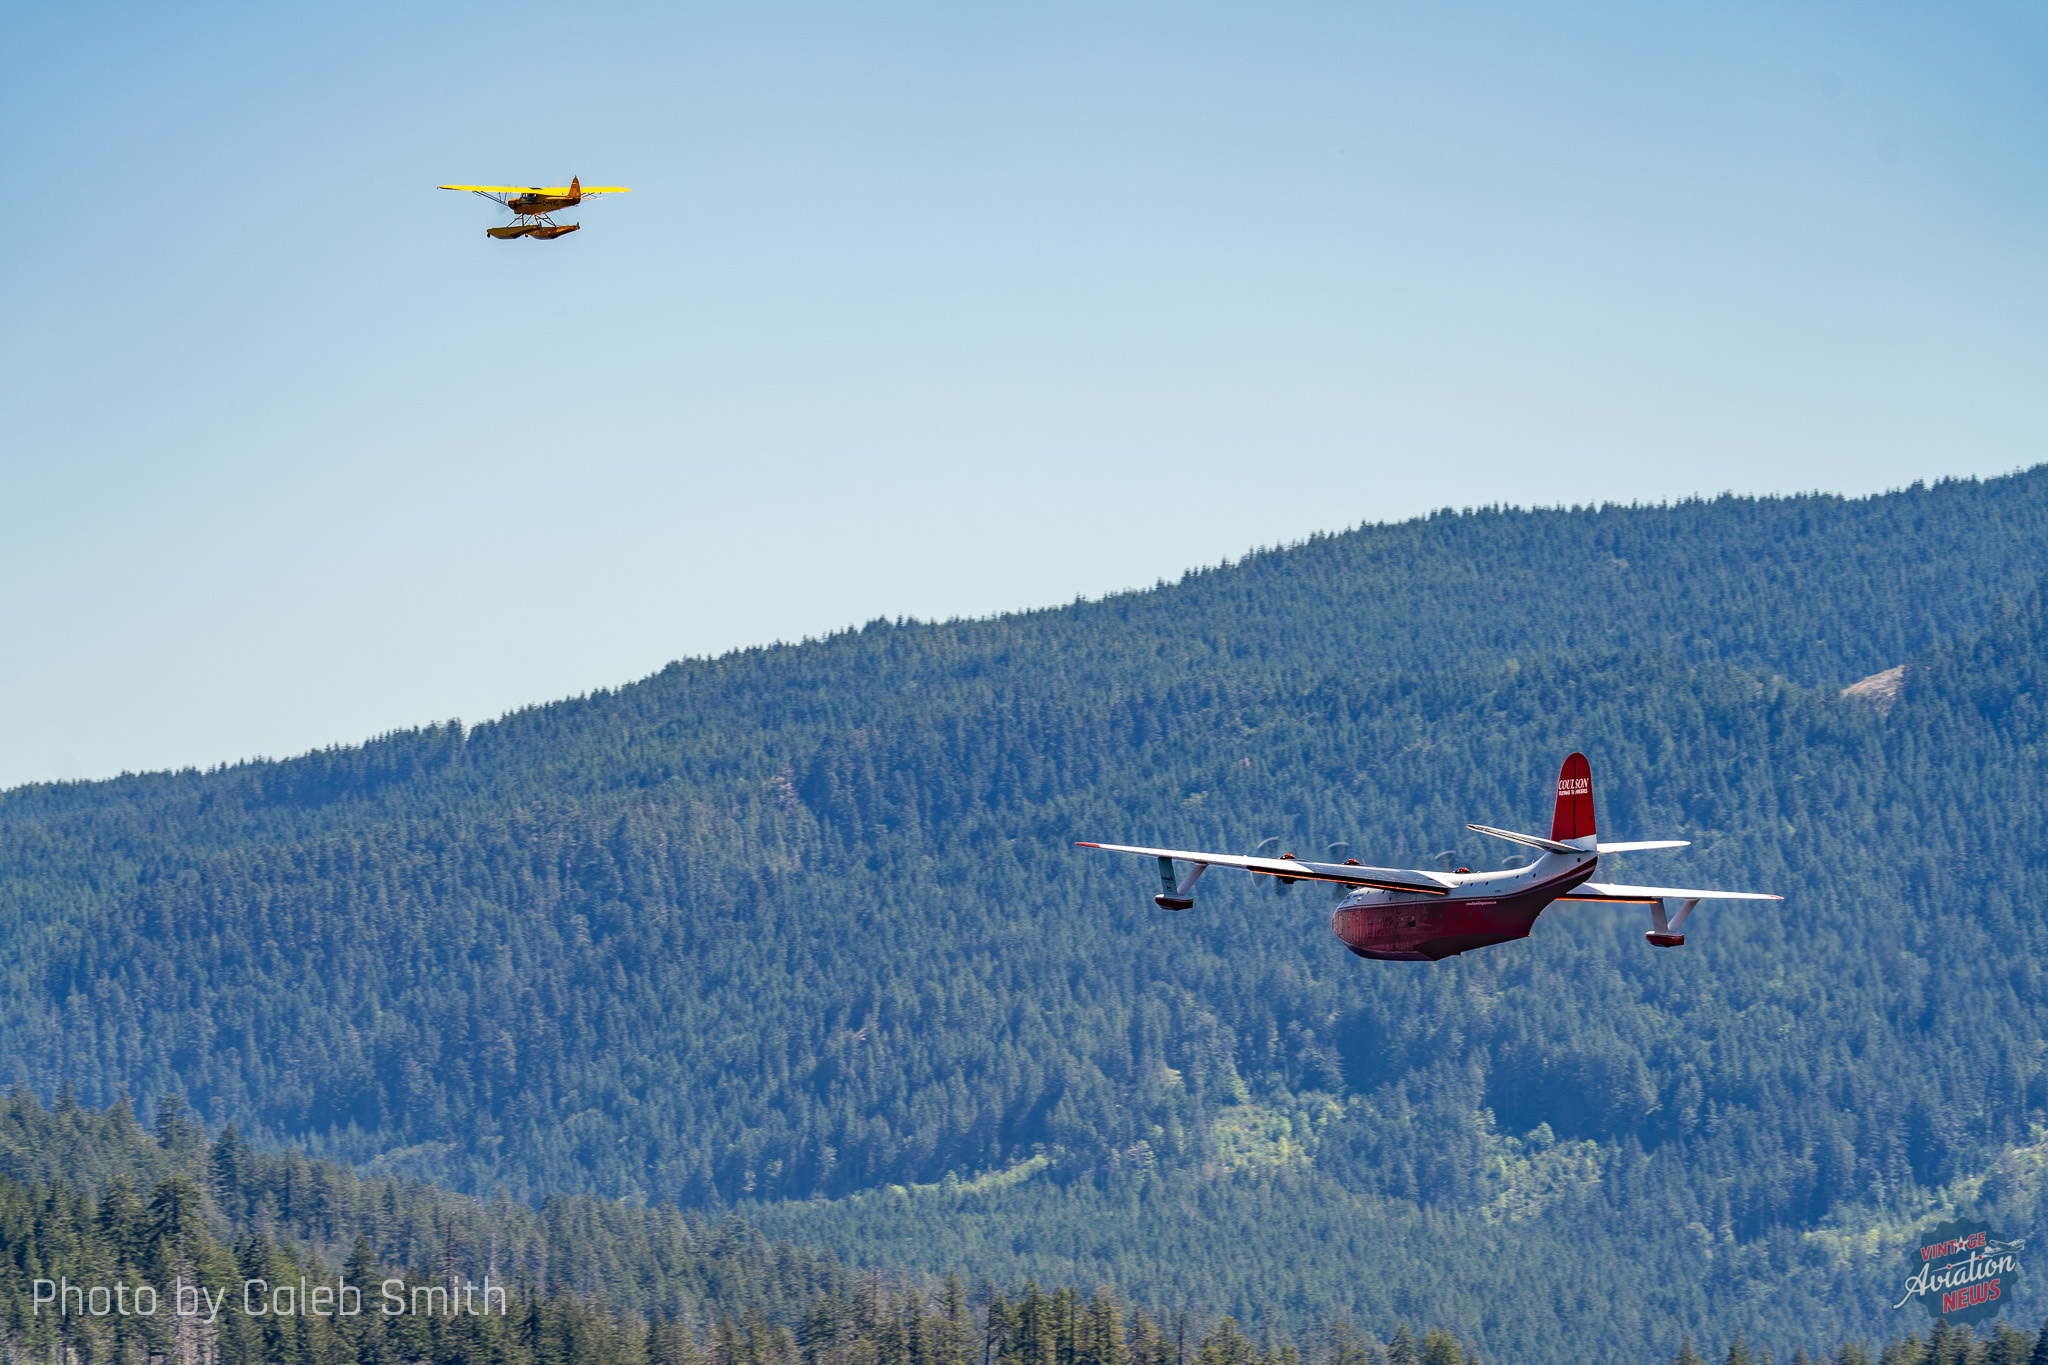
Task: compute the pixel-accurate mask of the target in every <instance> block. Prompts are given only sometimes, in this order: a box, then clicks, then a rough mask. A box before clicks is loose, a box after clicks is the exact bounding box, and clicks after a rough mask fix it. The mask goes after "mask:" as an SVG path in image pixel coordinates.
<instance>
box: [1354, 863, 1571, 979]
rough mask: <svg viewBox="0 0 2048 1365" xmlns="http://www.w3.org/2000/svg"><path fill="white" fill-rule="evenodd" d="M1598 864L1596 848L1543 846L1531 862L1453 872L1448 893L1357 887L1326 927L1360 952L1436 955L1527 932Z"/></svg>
mask: <svg viewBox="0 0 2048 1365" xmlns="http://www.w3.org/2000/svg"><path fill="white" fill-rule="evenodd" d="M1598 864H1599V858H1598V857H1597V855H1592V854H1588V855H1585V856H1584V857H1582V858H1571V857H1565V856H1562V855H1559V854H1556V853H1546V854H1544V855H1543V856H1542V857H1541V858H1538V859H1537V860H1536V862H1535V863H1534V864H1533V865H1531V866H1529V867H1520V868H1513V869H1511V870H1509V871H1506V872H1473V873H1463V874H1457V881H1458V882H1459V883H1460V884H1459V886H1458V888H1457V889H1456V890H1454V891H1452V892H1451V893H1450V894H1449V895H1445V896H1417V895H1413V894H1410V893H1408V892H1403V891H1355V892H1353V893H1352V894H1351V895H1349V896H1346V897H1345V898H1344V900H1343V902H1342V903H1341V904H1340V905H1338V907H1337V910H1336V913H1335V914H1333V915H1331V916H1330V932H1331V933H1333V934H1335V935H1336V936H1337V938H1338V940H1339V941H1340V942H1341V943H1343V945H1344V946H1345V947H1346V948H1349V949H1350V950H1351V951H1352V952H1354V953H1356V954H1358V955H1359V956H1360V957H1369V958H1376V959H1378V960H1380V961H1383V962H1435V961H1438V960H1440V959H1442V958H1446V957H1450V956H1451V955H1452V954H1454V953H1463V952H1468V951H1470V950H1471V949H1473V948H1486V947H1490V946H1492V945H1493V944H1496V943H1506V942H1508V941H1509V940H1511V939H1518V938H1527V937H1529V931H1530V930H1531V929H1532V928H1534V927H1535V925H1536V917H1537V916H1538V915H1540V914H1542V913H1543V911H1544V909H1545V908H1546V907H1547V906H1549V905H1550V903H1551V902H1552V901H1554V900H1556V899H1557V898H1558V897H1559V896H1561V895H1564V894H1565V893H1566V892H1568V891H1570V890H1572V889H1573V888H1574V887H1576V886H1578V885H1579V883H1581V882H1583V881H1586V880H1587V879H1588V878H1590V877H1591V876H1592V875H1593V869H1594V868H1595V867H1596V866H1597V865H1598Z"/></svg>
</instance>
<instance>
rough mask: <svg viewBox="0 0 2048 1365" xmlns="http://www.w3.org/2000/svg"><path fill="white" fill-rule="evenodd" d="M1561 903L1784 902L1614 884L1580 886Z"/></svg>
mask: <svg viewBox="0 0 2048 1365" xmlns="http://www.w3.org/2000/svg"><path fill="white" fill-rule="evenodd" d="M1558 899H1559V900H1561V901H1608V902H1610V903H1613V902H1619V903H1623V904H1641V905H1647V904H1652V903H1654V902H1657V901H1667V900H1672V901H1781V900H1783V899H1785V898H1784V897H1783V896H1773V895H1771V894H1770V893H1769V892H1767V891H1687V890H1684V889H1682V888H1680V887H1675V886H1621V885H1619V884H1617V883H1615V882H1580V883H1579V884H1578V885H1577V886H1575V887H1573V888H1572V889H1571V891H1570V892H1569V893H1568V894H1566V895H1562V896H1559V897H1558Z"/></svg>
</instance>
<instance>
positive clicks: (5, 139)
mask: <svg viewBox="0 0 2048 1365" xmlns="http://www.w3.org/2000/svg"><path fill="white" fill-rule="evenodd" d="M0 145H4V148H5V151H6V158H5V159H6V165H7V171H8V178H9V181H10V185H11V190H12V193H10V194H9V195H8V198H9V200H10V204H9V218H8V222H7V224H6V227H5V244H4V246H0V288H4V291H5V292H4V296H0V297H4V298H5V300H6V307H5V313H4V325H0V415H4V419H5V426H4V428H0V433H4V434H0V589H4V591H0V785H7V784H12V783H18V782H23V781H31V780H42V779H49V778H59V777H77V776H99V775H104V774H109V773H113V772H118V771H121V770H123V769H143V768H153V767H165V766H181V765H186V764H198V765H208V764H212V763H216V762H220V761H224V760H233V759H236V758H240V757H244V756H248V755H254V754H273V755H275V754H285V753H290V752H296V751H299V750H303V749H306V748H309V747H313V746H317V745H322V744H327V743H335V742H344V741H351V740H355V739H360V738H363V737H366V736H368V735H371V734H374V733H377V732H380V731H383V730H387V729H391V728H395V727H400V726H406V725H412V724H418V723H422V722H425V721H428V720H431V719H435V718H442V717H448V716H460V717H463V718H464V719H466V720H471V721H475V720H480V719H486V718H489V717H490V716H493V715H496V714H498V713H500V712H502V711H504V710H505V709H507V708H510V707H513V706H517V705H520V704H523V703H527V702H533V701H540V700H545V699H548V698H551V697H555V696H560V695H566V694H570V693H575V692H580V691H584V690H587V689H589V688H592V687H597V686H607V685H612V684H616V683H619V682H623V681H626V680H629V679H631V678H634V677H637V676H640V675H643V674H645V673H647V672H649V671H651V670H653V669H655V668H658V667H659V666H660V665H661V664H663V663H664V662H666V661H667V660H669V659H672V658H676V657H679V656H683V655H689V654H701V653H707V652H717V651H722V650H725V649H728V648H732V647H735V646H740V645H745V644H752V643H761V642H766V641H771V640H777V639H797V638H801V637H803V636H806V635H811V634H817V633H821V632H824V631H828V630H831V629H834V628H836V627H839V626H843V625H846V624H850V623H854V622H858V621H863V620H867V619H871V618H873V617H875V616H878V615H887V616H892V617H893V616H898V615H915V616H920V617H943V616H949V615H956V614H975V615H978V614H985V613H989V612H993V611H998V610H1004V609H1010V608H1017V607H1028V606H1033V605H1041V604H1045V603H1050V602H1056V601H1062V600H1068V599H1071V598H1072V597H1073V596H1075V595H1076V594H1087V595H1090V596H1093V595H1096V594H1099V593H1101V592H1104V591H1109V590H1114V589H1117V588H1122V587H1128V586H1135V585H1142V584H1146V583H1150V582H1152V581H1153V580H1155V579H1156V578H1159V577H1161V576H1173V575H1175V574H1177V573H1178V572H1179V571H1180V570H1181V569H1183V568H1185V567H1188V566H1190V565H1195V564H1202V563H1213V562H1215V561H1217V560H1219V559H1222V558H1225V557H1234V556H1236V555H1238V554H1240V553H1242V552H1243V551H1244V550H1246V549H1247V548H1249V547H1252V546H1255V545H1262V544H1273V543H1280V542H1286V541H1289V540H1293V539H1297V538H1299V537H1302V536H1304V535H1306V534H1308V533H1310V532H1312V531H1316V530H1324V529H1335V528H1339V527H1343V526H1348V525H1355V524H1357V523H1359V522H1361V521H1382V520H1393V519H1399V518H1404V517H1407V516H1411V515H1414V514H1416V513H1419V512H1422V511H1426V510H1428V509H1430V508H1434V507H1438V506H1445V505H1454V506H1462V505H1470V504H1474V503H1482V502H1489V503H1490V502H1496V501H1505V502H1514V503H1522V504H1558V503H1572V502H1586V501H1605V500H1619V501H1630V500H1638V499H1662V498H1669V497H1676V496H1683V495H1686V494H1690V493H1694V492H1708V493H1711V492H1717V491H1720V490H1723V489H1736V490H1741V491H1754V492H1771V491H1792V490H1803V489H1810V488H1827V489H1835V490H1840V491H1845V492H1869V491H1876V490H1880V489H1883V488H1887V487H1892V486H1897V485H1900V484H1904V483H1908V482H1910V481H1912V480H1914V479H1916V478H1929V479H1932V478H1937V477H1940V476H1943V475H1948V474H1996V473H2000V472H2004V471H2006V470H2009V469H2012V468H2015V467H2019V466H2023V465H2028V464H2033V463H2037V462H2039V461H2040V460H2041V459H2043V458H2048V450H2044V441H2043V432H2044V429H2048V428H2044V418H2048V383H2044V382H2043V379H2042V376H2043V375H2044V374H2048V329H2044V326H2043V321H2042V320H2043V318H2044V317H2048V307H2044V306H2048V266H2044V259H2048V253H2044V250H2043V243H2044V242H2048V195H2044V186H2048V178H2044V172H2048V10H2043V9H2041V8H2040V7H2039V6H2019V5H2013V6H1999V7H1972V6H1950V7H1941V8H1939V9H1936V8H1934V7H1917V8H1907V7H1900V6H1883V5H1854V6H1849V5H1842V6H1797V5H1768V6H1765V5H1730V4H1718V5H1711V6H1709V5H1703V4H1694V5H1674V4H1638V5H1631V6H1621V5H1614V6H1572V5H1562V6H1542V7H1535V6H1475V5H1410V6H1364V5H1344V6H1335V5H1316V4H1302V5H1292V6H1251V5H1243V6H1236V7H1220V6H1207V5H1180V6H1167V5H1160V4H1151V5H1091V6H1070V5H1059V4H1033V5H1028V6H1027V5H1014V4H984V5H976V6H930V5H914V4H874V5H867V6H817V7H804V6H793V5H774V4H763V5H748V6H738V5H729V6H719V7H692V6H651V5H617V6H606V5H599V4H577V5H560V4H555V5H546V6H529V5H521V4H516V3H515V4H491V5H478V6H473V7H464V6H454V5H442V6H425V7H422V6H417V5H404V6H388V5H379V4H375V3H362V4H350V5H346V6H342V5H317V4H308V5H296V6H272V5H265V6H255V5H251V6H229V5H207V4H186V5H179V6H165V5H148V6H142V5H136V6H112V5H95V4H90V3H85V4H76V5H17V6H11V7H7V8H5V9H4V10H0ZM572 173H576V174H581V175H582V176H583V177H584V179H586V180H588V181H591V182H594V183H604V182H610V183H619V184H626V185H631V186H633V187H634V192H633V193H632V194H631V195H627V196H624V197H622V198H619V199H616V200H606V201H602V202H598V203H595V204H592V205H589V206H586V207H585V208H584V209H583V210H581V212H580V213H579V214H576V215H572V216H575V217H579V218H580V219H581V221H582V222H583V223H584V224H585V225H586V226H585V230H584V231H583V232H581V233H579V234H577V235H576V236H573V237H570V238H567V239H564V240H563V241H560V242H556V243H550V244H542V243H533V242H515V243H496V242H491V241H488V240H487V239H486V238H485V236H484V232H483V230H484V228H485V227H487V226H491V225H493V224H494V223H496V222H498V221H500V220H499V218H498V217H497V216H495V211H494V210H493V209H492V208H491V207H490V206H489V205H486V204H484V203H483V202H482V201H480V200H477V199H474V198H471V197H468V196H459V195H455V194H448V193H443V192H440V191H437V190H436V189H434V188H433V187H434V186H435V185H437V184H439V183H441V182H444V181H450V180H469V181H507V182H525V181H535V182H560V181H562V180H566V179H567V178H568V176H569V175H571V174H572Z"/></svg>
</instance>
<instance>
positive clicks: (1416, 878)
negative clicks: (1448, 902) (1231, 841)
mask: <svg viewBox="0 0 2048 1365" xmlns="http://www.w3.org/2000/svg"><path fill="white" fill-rule="evenodd" d="M1074 846H1075V847H1076V848H1100V849H1107V850H1108V851H1109V852H1111V853H1136V854H1139V855H1141V856H1144V857H1148V858H1172V859H1174V860H1175V861H1177V862H1183V863H1205V864H1207V865H1208V866H1210V867H1236V868H1242V869H1243V870H1244V871H1246V872H1255V873H1257V874H1259V875H1260V876H1262V877H1287V878H1290V879H1292V880H1295V881H1304V882H1335V883H1336V884H1338V885H1339V886H1369V887H1372V888H1373V889H1375V890H1378V891H1418V892H1421V893H1422V894H1423V895H1427V896H1442V895H1446V894H1448V893H1449V892H1450V890H1451V888H1453V887H1455V886H1457V885H1458V884H1459V883H1457V882H1456V881H1454V880H1452V879H1451V878H1449V877H1444V876H1440V875H1439V874H1437V873H1434V872H1417V871H1412V870H1409V869H1405V868H1394V867H1360V866H1359V865H1358V864H1356V863H1305V862H1303V861H1301V860H1300V859H1299V858H1245V857H1239V856H1238V855H1237V854H1234V853H1194V852H1190V851H1188V850H1186V849H1178V848H1135V847H1132V846H1131V845H1129V844H1090V843H1077V844H1075V845H1074Z"/></svg>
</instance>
